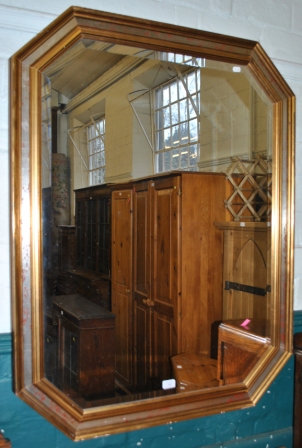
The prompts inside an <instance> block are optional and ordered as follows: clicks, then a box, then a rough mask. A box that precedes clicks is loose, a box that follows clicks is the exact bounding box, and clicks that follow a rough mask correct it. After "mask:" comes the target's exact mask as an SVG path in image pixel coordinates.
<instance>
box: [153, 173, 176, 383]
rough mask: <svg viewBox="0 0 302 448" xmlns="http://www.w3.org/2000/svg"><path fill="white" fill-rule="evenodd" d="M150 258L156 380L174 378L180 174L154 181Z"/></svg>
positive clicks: (154, 374)
mask: <svg viewBox="0 0 302 448" xmlns="http://www.w3.org/2000/svg"><path fill="white" fill-rule="evenodd" d="M151 192H152V212H151V216H152V218H151V222H152V224H151V259H152V283H151V285H152V291H151V296H152V298H153V301H154V330H153V332H154V338H153V358H154V361H153V366H154V372H153V377H154V380H155V381H156V380H158V382H159V384H158V387H161V381H162V380H163V379H168V378H171V375H172V367H171V362H170V358H171V356H173V355H175V354H177V353H179V349H180V340H181V335H180V328H181V325H180V323H181V322H180V319H181V314H180V313H181V310H180V307H179V303H180V301H181V300H180V299H181V297H180V295H181V291H180V279H181V275H180V242H181V241H180V238H181V235H180V225H181V223H180V195H181V191H180V177H179V176H175V177H172V178H166V179H158V180H155V181H153V182H152V183H151Z"/></svg>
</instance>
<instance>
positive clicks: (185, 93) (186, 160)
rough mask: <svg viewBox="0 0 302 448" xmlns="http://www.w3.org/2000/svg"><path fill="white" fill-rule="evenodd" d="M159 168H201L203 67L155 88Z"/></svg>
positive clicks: (156, 141) (160, 171)
mask: <svg viewBox="0 0 302 448" xmlns="http://www.w3.org/2000/svg"><path fill="white" fill-rule="evenodd" d="M154 103H155V107H154V112H155V145H156V146H155V170H156V172H157V173H162V172H165V171H172V170H186V171H196V170H197V158H198V154H199V140H200V139H199V111H200V70H199V69H194V70H191V71H190V72H187V73H184V74H182V73H179V76H178V77H177V78H176V79H174V80H173V81H170V82H168V83H166V84H164V85H162V86H160V87H159V88H157V89H156V90H155V91H154Z"/></svg>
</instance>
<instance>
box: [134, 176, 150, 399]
mask: <svg viewBox="0 0 302 448" xmlns="http://www.w3.org/2000/svg"><path fill="white" fill-rule="evenodd" d="M149 186H150V182H140V183H137V184H136V185H135V190H134V191H133V202H134V257H133V261H134V263H133V266H134V268H133V299H134V300H133V306H134V326H133V332H134V333H133V335H134V372H135V374H134V383H135V385H136V390H137V391H140V390H150V389H152V388H153V385H152V380H151V378H152V352H151V340H152V333H153V326H152V320H153V305H154V302H153V301H152V299H151V296H150V294H151V265H150V242H151V234H150V211H151V210H150V206H151V203H150V191H149Z"/></svg>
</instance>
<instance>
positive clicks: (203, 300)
mask: <svg viewBox="0 0 302 448" xmlns="http://www.w3.org/2000/svg"><path fill="white" fill-rule="evenodd" d="M227 188H228V187H227V183H226V180H225V176H224V175H223V174H218V173H189V172H186V173H172V174H166V175H161V176H155V177H154V178H152V179H143V180H141V181H137V182H133V183H132V184H131V185H130V184H129V185H128V186H120V188H119V187H118V186H117V187H115V189H114V191H113V193H112V211H111V212H112V215H111V219H112V254H111V256H112V311H113V312H114V314H115V315H116V327H117V336H116V370H117V376H118V378H119V379H120V380H121V381H122V383H123V384H124V385H126V386H127V387H129V388H130V389H138V390H146V389H157V388H161V382H162V380H165V379H169V378H171V377H172V375H173V374H172V367H171V357H172V356H173V355H176V354H178V353H192V354H193V353H195V354H204V355H210V352H211V340H212V338H211V329H212V327H213V326H215V325H214V324H215V322H217V321H221V319H222V259H223V255H222V254H223V247H222V234H221V232H220V231H219V229H217V227H215V226H214V221H217V220H219V221H220V220H226V219H227V216H226V213H227V212H226V210H225V208H224V202H223V201H224V199H225V197H227V191H226V189H227ZM214 339H215V338H214ZM216 344H217V338H216Z"/></svg>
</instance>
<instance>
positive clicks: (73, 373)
mask: <svg viewBox="0 0 302 448" xmlns="http://www.w3.org/2000/svg"><path fill="white" fill-rule="evenodd" d="M53 320H54V322H55V323H57V325H58V368H59V378H58V387H59V388H60V389H62V390H63V391H67V390H69V389H73V390H75V391H76V392H77V393H79V394H80V395H81V396H82V397H84V398H93V397H96V398H101V396H107V395H108V394H109V395H110V394H113V393H114V389H115V378H114V370H115V369H114V363H115V348H114V346H115V316H114V314H112V313H111V312H109V311H108V310H105V309H103V308H101V307H99V306H97V305H95V304H94V303H92V302H90V301H88V300H86V299H85V298H84V297H82V296H80V295H79V294H73V295H66V296H56V297H54V298H53Z"/></svg>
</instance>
